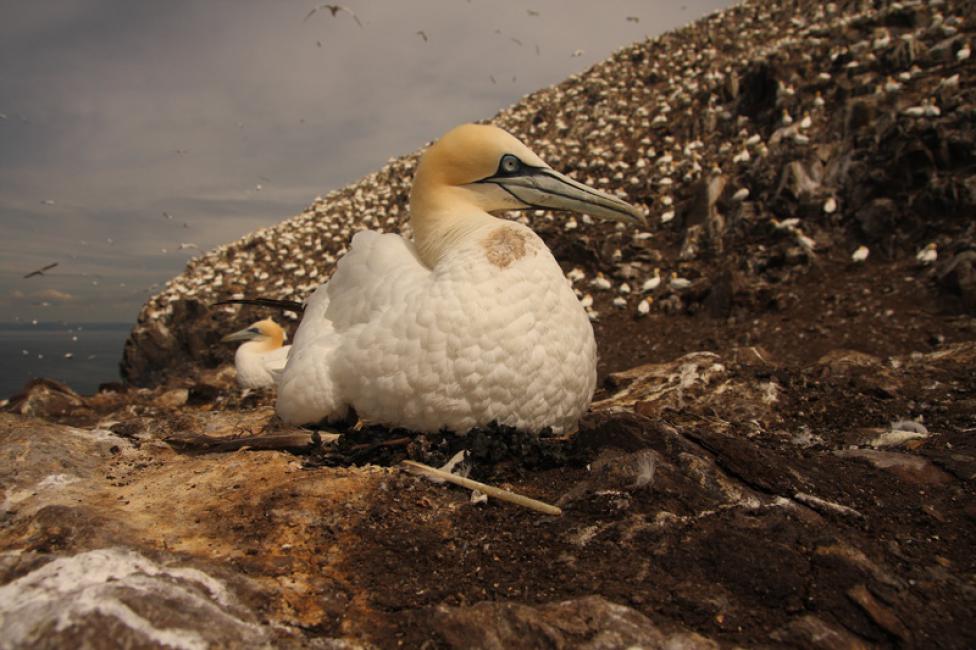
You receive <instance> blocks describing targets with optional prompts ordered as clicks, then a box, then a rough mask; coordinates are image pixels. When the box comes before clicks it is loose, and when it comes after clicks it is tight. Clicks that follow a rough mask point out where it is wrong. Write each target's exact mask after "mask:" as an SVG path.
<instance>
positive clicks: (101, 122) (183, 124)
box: [0, 0, 731, 322]
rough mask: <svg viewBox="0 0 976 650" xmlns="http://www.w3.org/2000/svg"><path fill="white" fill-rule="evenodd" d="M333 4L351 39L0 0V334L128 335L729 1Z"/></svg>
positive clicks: (235, 12) (63, 0)
mask: <svg viewBox="0 0 976 650" xmlns="http://www.w3.org/2000/svg"><path fill="white" fill-rule="evenodd" d="M345 4H346V6H348V7H349V8H350V9H351V10H353V11H355V13H356V15H357V16H358V18H359V19H360V21H361V22H362V27H360V26H359V25H357V24H356V22H355V21H354V20H353V18H352V16H351V15H349V14H347V13H344V12H339V13H338V14H337V15H336V16H335V17H333V16H331V15H330V13H329V11H328V10H322V11H319V12H317V13H315V14H314V15H312V16H311V17H310V18H308V20H304V21H303V18H304V17H305V16H306V14H307V13H308V12H309V11H310V10H311V9H312V8H314V7H316V6H317V3H314V2H311V1H309V0H206V1H204V0H167V1H166V2H163V1H162V0H140V1H138V2H134V1H132V0H45V1H44V2H25V1H22V0H0V9H2V11H0V15H2V16H3V21H2V23H0V225H2V227H3V229H2V232H3V237H2V238H0V322H11V321H18V320H19V321H21V322H23V321H30V320H32V319H35V318H36V319H38V320H41V321H53V320H69V321H74V322H92V321H131V320H133V319H134V318H135V316H136V314H137V312H138V309H139V307H140V305H141V304H142V302H143V301H144V300H145V298H146V297H147V296H148V295H149V291H150V288H151V287H152V286H153V285H154V284H155V283H161V282H164V281H165V280H166V279H168V278H170V277H172V276H174V275H176V274H177V273H179V272H180V271H181V270H182V269H183V267H184V265H185V263H186V260H187V259H188V258H189V257H191V256H192V255H195V254H198V253H199V252H200V250H206V249H208V248H211V247H213V246H216V245H218V244H221V243H225V242H228V241H231V240H233V239H236V238H238V237H240V236H241V235H243V234H245V233H247V232H250V231H252V230H254V229H256V228H259V227H263V226H267V225H271V224H274V223H276V222H278V221H281V220H282V219H285V218H288V217H290V216H292V215H294V214H296V213H298V212H300V211H301V210H302V208H304V207H305V206H306V205H307V204H309V203H310V202H311V200H312V199H313V198H314V197H315V196H316V195H319V194H324V193H325V192H327V191H328V190H330V189H333V188H336V187H341V186H343V185H345V184H347V183H349V182H351V181H354V180H356V179H358V178H359V177H361V176H363V175H364V174H367V173H369V172H370V171H373V170H374V169H376V168H378V167H379V166H381V165H382V164H383V163H384V162H385V161H386V160H387V159H389V158H391V157H393V156H396V155H400V154H403V153H407V152H410V151H413V150H415V149H416V148H418V147H419V146H421V145H422V144H423V143H424V142H426V141H428V140H431V139H434V138H436V137H437V136H438V135H439V134H441V133H442V132H444V131H446V130H447V129H448V128H450V127H452V126H454V125H455V124H458V123H460V122H463V121H469V120H476V119H482V118H486V117H490V116H491V115H493V114H494V113H496V112H497V111H498V110H500V109H501V108H503V107H505V106H508V105H509V104H511V103H513V102H515V101H517V100H518V99H519V98H520V97H522V96H523V95H525V94H528V93H530V92H532V91H534V90H537V89H539V88H542V87H544V86H548V85H550V84H553V83H557V82H559V81H561V80H563V79H564V78H566V77H567V76H569V75H570V74H573V73H576V72H582V71H583V70H585V69H587V68H588V67H589V66H590V65H592V64H593V63H595V62H596V61H599V60H601V59H603V58H605V57H607V56H608V55H609V54H610V53H611V52H613V51H614V50H615V49H617V48H619V47H621V46H623V45H626V44H628V43H631V42H633V41H635V40H640V39H643V38H645V37H646V36H653V35H656V34H658V33H660V32H663V31H667V30H669V29H672V28H674V27H678V26H681V25H683V24H686V23H688V22H690V21H692V20H694V19H696V18H698V17H700V16H702V15H705V14H707V13H710V12H712V11H714V10H716V9H719V8H722V7H724V6H727V5H729V4H731V2H730V0H681V1H680V2H679V1H675V2H671V1H664V0H644V1H638V0H631V1H626V0H620V1H610V0H608V1H606V2H593V1H592V0H587V1H575V0H525V1H524V2H523V1H516V0H512V1H505V2H502V1H499V0H495V1H492V0H470V1H466V0H398V1H396V2H394V1H392V0H387V1H385V2H380V1H378V0H371V1H367V0H345ZM536 14H537V15H536ZM628 16H633V17H637V18H638V19H639V22H634V21H628V20H627V17H628ZM421 30H422V31H423V32H424V35H426V36H427V40H426V41H425V40H424V38H423V36H421V35H420V34H418V33H417V32H418V31H421ZM577 50H581V51H582V54H581V55H579V56H575V57H574V56H572V54H573V53H574V52H576V51H577ZM181 244H184V245H189V246H184V249H183V250H180V245H181ZM194 246H195V247H197V248H194ZM53 262H58V263H59V265H58V267H56V268H54V269H52V270H51V271H48V272H46V273H45V274H44V275H43V276H38V277H33V278H30V279H26V280H25V279H23V278H22V276H23V275H24V274H25V273H27V272H29V271H31V270H33V269H35V268H39V267H42V266H44V265H47V264H50V263H53Z"/></svg>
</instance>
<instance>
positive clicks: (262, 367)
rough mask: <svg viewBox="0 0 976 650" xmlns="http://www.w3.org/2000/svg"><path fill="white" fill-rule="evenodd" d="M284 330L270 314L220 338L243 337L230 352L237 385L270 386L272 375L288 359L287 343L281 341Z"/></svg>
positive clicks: (242, 386)
mask: <svg viewBox="0 0 976 650" xmlns="http://www.w3.org/2000/svg"><path fill="white" fill-rule="evenodd" d="M286 338H287V336H286V335H285V331H284V330H283V329H281V327H280V326H279V325H278V323H276V322H274V321H273V320H271V319H270V318H269V319H267V320H262V321H258V322H256V323H253V324H251V325H248V326H247V327H245V328H244V329H242V330H240V331H239V332H234V333H233V334H228V335H227V336H225V337H224V338H222V339H220V340H221V341H223V342H224V343H229V342H232V341H244V343H243V344H242V345H241V346H239V347H238V348H237V352H236V353H235V354H234V367H235V368H236V370H237V383H238V385H239V386H240V387H241V388H247V389H250V388H265V387H268V386H274V383H275V375H276V374H278V373H280V372H281V371H282V369H283V368H284V367H285V363H286V362H287V361H288V352H289V350H291V346H290V345H285V344H284V343H285V339H286Z"/></svg>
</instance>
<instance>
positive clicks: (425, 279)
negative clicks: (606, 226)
mask: <svg viewBox="0 0 976 650" xmlns="http://www.w3.org/2000/svg"><path fill="white" fill-rule="evenodd" d="M410 207H411V216H410V224H411V227H412V229H413V232H414V240H413V241H409V240H407V239H404V238H403V237H401V236H400V235H397V234H389V233H388V234H382V233H379V232H374V231H370V230H366V231H361V232H358V233H356V234H355V235H354V236H353V238H352V243H351V245H350V249H349V252H348V253H346V255H345V256H344V257H342V258H341V259H340V260H339V261H338V263H337V266H336V271H335V273H334V274H333V276H332V278H331V279H330V280H329V281H328V282H327V283H325V284H323V285H321V286H320V287H319V288H318V289H317V290H316V291H315V292H314V293H313V294H312V295H311V296H310V297H309V299H308V300H307V301H306V304H305V313H304V316H303V319H302V321H301V324H300V325H299V328H298V331H297V332H296V333H295V340H294V344H293V345H292V348H291V354H290V355H289V358H288V363H287V365H286V366H285V369H284V371H283V372H282V374H281V377H280V379H279V380H278V383H277V389H278V399H277V404H276V408H277V412H278V415H279V416H280V417H281V418H282V419H283V420H284V421H285V422H289V423H294V424H308V423H317V422H320V421H323V420H325V421H335V420H338V419H341V418H343V417H345V416H346V415H347V412H348V409H349V408H350V407H352V408H353V409H355V412H356V414H357V415H358V417H359V418H361V419H362V420H363V421H365V422H370V423H376V424H384V425H387V426H397V427H404V428H407V429H410V430H413V431H420V432H433V431H440V430H450V431H454V432H459V433H460V432H465V431H467V430H469V429H471V428H473V427H476V426H485V425H488V424H490V423H492V422H497V423H498V424H502V425H507V426H511V427H516V428H518V429H521V430H527V431H539V430H541V429H543V428H545V427H552V429H553V430H554V431H566V430H569V429H572V428H573V427H574V426H575V424H576V422H577V421H578V419H579V418H580V416H581V415H582V414H583V412H584V411H585V410H586V408H587V407H588V406H589V404H590V399H591V398H592V396H593V390H594V387H595V385H596V342H595V340H594V338H593V328H592V326H591V325H590V320H589V318H588V316H587V314H586V311H585V310H584V308H583V307H582V305H581V304H580V302H579V300H577V298H576V295H575V293H574V292H573V290H572V288H571V286H570V283H569V282H568V281H567V280H566V278H565V277H564V276H563V272H562V270H561V269H560V267H559V265H558V264H557V263H556V260H555V259H554V258H553V256H552V253H551V252H550V251H549V249H548V248H547V247H546V245H545V243H544V242H543V241H542V239H540V238H539V237H538V235H536V234H535V233H534V232H533V231H532V230H531V229H529V228H528V227H526V226H524V225H521V224H519V223H517V222H513V221H509V220H505V219H501V218H497V217H495V216H492V214H491V213H492V212H500V211H505V210H523V209H528V208H552V209H557V210H572V211H575V212H585V213H587V214H590V215H592V216H594V217H601V218H604V219H611V220H616V221H620V222H623V223H637V224H643V223H644V216H643V214H642V213H641V212H640V211H639V210H638V209H636V208H634V207H632V206H630V205H628V204H627V203H625V202H624V201H622V200H620V199H618V198H616V197H614V196H611V195H609V194H605V193H603V192H600V191H598V190H595V189H592V188H590V187H588V186H586V185H583V184H581V183H578V182H576V181H574V180H572V179H570V178H568V177H567V176H564V175H563V174H560V173H558V172H556V171H554V170H553V169H552V168H551V167H549V166H548V165H546V164H545V163H544V162H543V161H542V160H541V159H540V158H539V157H538V156H537V155H536V154H534V153H533V152H532V151H530V150H529V149H528V147H526V146H525V145H524V144H522V143H521V142H519V141H518V140H517V139H515V138H514V137H513V136H511V135H510V134H508V133H506V132H505V131H503V130H501V129H499V128H496V127H493V126H484V125H473V124H468V125H463V126H459V127H457V128H455V129H453V130H452V131H450V132H448V133H447V134H446V135H444V136H443V137H442V138H441V139H440V140H439V141H438V142H437V143H435V144H434V145H432V146H431V147H430V148H429V149H428V150H427V151H426V152H425V153H424V155H423V156H422V158H421V160H420V163H419V166H418V168H417V172H416V176H415V178H414V182H413V188H412V190H411V195H410Z"/></svg>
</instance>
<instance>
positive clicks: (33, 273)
mask: <svg viewBox="0 0 976 650" xmlns="http://www.w3.org/2000/svg"><path fill="white" fill-rule="evenodd" d="M57 265H58V262H52V263H50V264H48V265H46V266H42V267H41V268H39V269H37V270H36V271H31V272H30V273H28V274H27V275H25V276H24V279H25V280H26V279H27V278H33V277H34V276H36V275H44V272H45V271H50V270H51V269H53V268H54V267H55V266H57Z"/></svg>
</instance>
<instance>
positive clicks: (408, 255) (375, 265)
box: [302, 230, 431, 331]
mask: <svg viewBox="0 0 976 650" xmlns="http://www.w3.org/2000/svg"><path fill="white" fill-rule="evenodd" d="M430 275H431V271H430V269H428V268H427V267H426V266H424V264H423V262H421V261H420V258H419V257H417V251H416V249H415V248H414V246H413V243H412V242H409V241H407V240H406V239H404V238H403V237H401V236H400V235H395V234H390V233H387V234H383V233H378V232H374V231H371V230H364V231H362V232H358V233H356V235H355V236H354V237H353V238H352V245H351V246H350V250H349V252H348V253H346V255H345V256H343V257H342V259H340V260H339V263H338V264H337V265H336V272H335V274H333V276H332V278H331V279H330V280H329V282H328V284H327V285H325V286H326V289H327V292H328V307H327V309H326V310H325V312H324V314H323V315H324V317H325V318H327V319H328V320H329V321H331V323H332V327H333V328H335V329H336V330H337V331H342V330H344V329H347V328H349V327H352V326H353V325H357V324H359V323H366V322H369V321H370V320H372V319H373V318H374V317H375V316H376V315H377V314H379V313H381V312H383V311H385V310H386V309H387V308H388V307H389V305H390V304H391V302H393V300H394V298H395V299H396V301H397V302H402V301H403V300H404V293H406V292H412V291H417V290H419V289H420V288H421V287H422V286H423V284H424V282H423V281H424V280H426V279H428V278H429V277H430ZM317 295H318V292H316V297H317ZM311 302H312V300H311V299H310V300H309V308H311ZM302 324H303V325H304V322H303V323H302Z"/></svg>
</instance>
